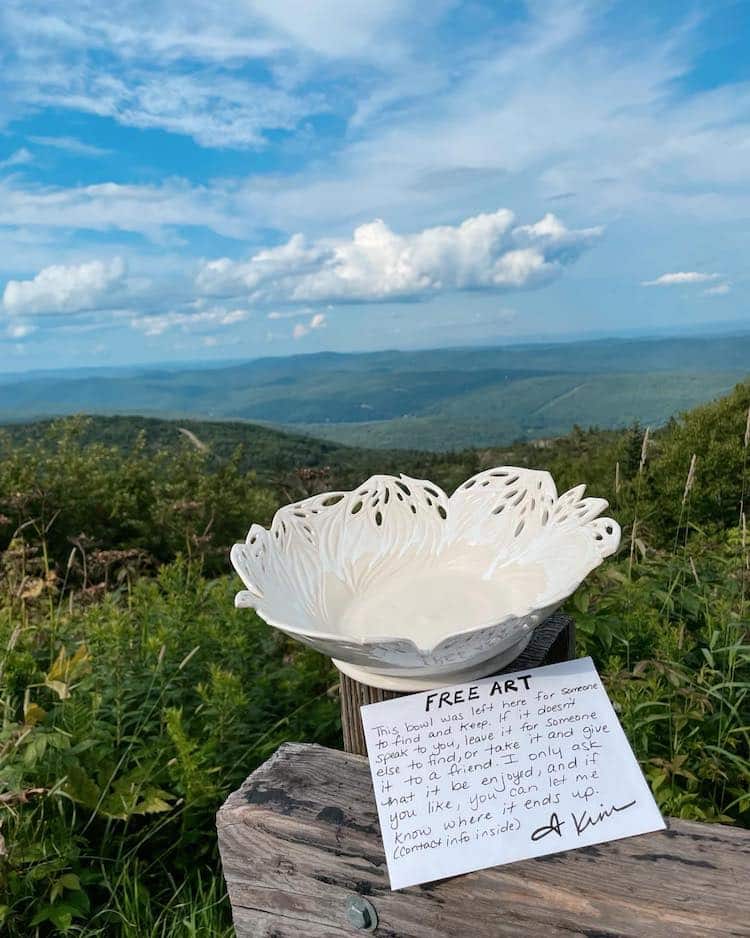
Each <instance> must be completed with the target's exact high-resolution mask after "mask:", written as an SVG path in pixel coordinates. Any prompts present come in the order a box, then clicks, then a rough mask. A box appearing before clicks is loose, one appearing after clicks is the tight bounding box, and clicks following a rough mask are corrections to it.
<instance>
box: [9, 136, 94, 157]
mask: <svg viewBox="0 0 750 938" xmlns="http://www.w3.org/2000/svg"><path fill="white" fill-rule="evenodd" d="M26 139H27V140H28V141H29V143H35V144H37V146H40V147H52V148H53V149H55V150H65V151H66V152H67V153H74V154H75V155H76V156H92V157H99V156H109V154H111V153H112V150H108V149H106V147H96V146H93V145H92V144H90V143H84V142H83V140H76V138H75V137H44V136H31V137H27V138H26Z"/></svg>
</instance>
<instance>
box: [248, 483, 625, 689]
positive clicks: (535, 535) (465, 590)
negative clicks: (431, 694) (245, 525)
mask: <svg viewBox="0 0 750 938" xmlns="http://www.w3.org/2000/svg"><path fill="white" fill-rule="evenodd" d="M584 491H585V486H583V485H579V486H577V487H576V488H574V489H571V490H570V491H569V492H565V494H563V495H560V496H559V497H558V495H557V490H556V488H555V483H554V481H553V480H552V477H551V476H550V474H549V473H548V472H539V471H536V470H532V469H518V468H513V467H511V466H500V467H498V468H496V469H488V470H486V471H485V472H480V473H479V474H478V475H476V476H474V477H473V478H471V479H469V480H468V481H467V482H464V483H463V484H462V485H460V486H459V487H458V489H456V491H455V492H454V493H453V495H451V497H450V498H449V497H448V496H447V495H446V494H445V492H443V491H442V490H441V489H440V488H439V487H438V486H437V485H434V484H433V483H431V482H426V481H422V480H418V479H411V478H409V477H408V476H401V477H400V478H395V477H393V476H373V477H372V478H371V479H368V480H367V481H366V482H363V483H362V485H361V486H359V487H358V488H357V489H355V490H354V491H353V492H331V493H327V494H324V495H315V496H313V497H312V498H307V499H305V500H304V501H300V502H295V503H294V504H291V505H286V506H285V507H284V508H281V509H279V511H277V512H276V515H275V516H274V519H273V522H272V524H271V528H270V530H266V529H265V528H262V527H260V526H259V525H253V526H252V527H251V528H250V532H249V534H248V536H247V540H246V542H245V543H244V544H235V545H234V547H233V548H232V555H231V556H232V564H233V565H234V567H235V569H236V570H237V572H238V573H239V575H240V576H241V577H242V580H243V582H244V584H245V587H246V589H245V590H243V591H242V592H240V593H238V594H237V597H236V600H235V604H236V605H237V606H250V607H252V608H254V609H256V610H257V611H258V614H259V615H260V616H261V617H262V618H263V619H265V621H266V622H268V623H269V625H273V626H275V627H276V628H278V629H281V630H282V631H283V632H286V633H288V634H289V635H293V636H294V637H295V638H297V639H299V640H300V641H301V642H304V643H305V644H307V645H312V647H313V648H317V649H319V650H320V651H322V652H324V653H325V654H327V655H330V656H331V657H332V658H333V659H334V661H335V662H336V664H337V665H338V667H339V668H340V669H341V670H343V671H345V672H346V673H348V674H350V675H351V676H353V677H356V678H357V679H358V680H361V681H364V682H365V683H368V684H370V685H373V686H380V687H390V688H393V689H404V690H418V689H424V688H430V687H438V686H441V685H446V684H451V683H456V682H459V681H464V680H472V679H474V678H476V677H479V676H482V675H485V674H491V673H493V671H496V670H498V669H499V668H501V667H502V666H503V664H505V663H507V662H510V661H512V660H513V659H514V658H515V657H516V656H517V655H518V654H520V653H521V651H522V650H523V649H524V648H525V647H526V645H527V644H528V642H529V640H530V638H531V633H532V631H533V629H534V627H535V626H536V625H538V624H539V623H540V622H542V621H543V620H544V619H546V618H547V616H549V615H550V614H551V613H552V612H554V611H555V609H557V608H558V607H559V606H560V605H561V604H562V603H563V602H564V600H565V599H567V597H568V596H570V595H571V593H573V592H574V591H575V589H576V588H577V587H578V585H579V584H580V583H581V581H582V580H583V579H584V577H585V576H586V575H587V574H588V573H589V572H590V571H591V570H593V569H594V567H597V566H598V565H599V564H600V563H601V562H602V560H603V559H604V558H605V557H607V556H609V555H610V554H612V553H614V551H615V550H617V547H618V545H619V543H620V527H619V525H618V524H617V522H616V521H613V520H612V519H611V518H599V517H598V515H599V514H600V513H601V512H602V511H603V510H604V509H605V508H606V507H607V502H606V501H605V500H604V499H602V498H584V497H583V493H584Z"/></svg>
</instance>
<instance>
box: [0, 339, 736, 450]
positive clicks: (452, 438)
mask: <svg viewBox="0 0 750 938" xmlns="http://www.w3.org/2000/svg"><path fill="white" fill-rule="evenodd" d="M749 361H750V335H747V334H740V335H734V336H726V335H724V336H710V335H709V336H704V337H700V338H639V339H606V340H600V341H576V342H567V343H557V344H537V345H518V346H506V347H503V346H498V347H494V348H493V347H487V348H458V349H455V348H454V349H427V350H414V351H382V352H367V353H357V354H354V353H351V354H338V353H333V352H321V353H318V354H313V355H293V356H288V357H284V358H260V359H256V360H254V361H247V362H241V363H234V364H229V365H223V366H222V365H220V364H217V365H216V366H214V367H198V366H192V367H187V366H182V367H169V368H166V367H165V368H150V369H141V370H138V369H133V368H129V369H124V370H122V371H117V370H113V369H102V370H101V371H97V370H96V369H86V370H84V371H82V372H81V373H76V372H71V373H69V374H67V375H66V374H62V375H61V374H56V373H53V374H49V375H47V374H44V373H41V374H30V375H27V376H24V377H23V378H14V377H13V376H5V377H2V376H0V422H6V423H7V422H10V421H19V420H28V419H30V418H34V417H47V416H54V415H60V414H74V413H79V412H81V413H95V414H103V415H104V414H134V413H135V414H145V415H149V416H152V417H167V418H179V419H182V420H184V419H186V418H192V419H194V420H209V419H210V420H230V421H239V420H243V421H256V422H257V421H262V422H265V423H267V424H273V425H275V426H281V427H283V428H285V429H292V430H298V431H300V432H304V433H308V434H312V435H314V436H318V437H324V438H326V439H330V440H334V441H336V442H339V443H348V444H353V445H356V446H364V447H367V448H373V447H383V448H386V449H388V448H393V447H398V448H399V449H413V448H415V447H416V448H418V449H422V450H433V451H442V450H446V449H460V448H464V447H468V446H492V445H507V444H509V443H511V442H513V441H514V440H518V439H522V440H533V439H538V438H541V437H547V438H548V437H555V436H560V435H563V434H565V433H568V432H569V431H570V429H571V428H572V426H573V424H574V423H580V424H583V425H585V426H598V427H608V428H618V429H622V428H625V427H627V426H629V425H631V424H633V423H634V422H640V423H643V424H644V425H652V426H657V425H661V424H664V423H665V422H666V421H667V420H668V419H669V418H670V417H671V416H672V415H674V414H676V413H678V412H679V411H681V410H684V409H686V408H689V407H693V406H695V405H697V404H700V403H701V402H703V401H708V400H711V399H712V398H715V397H718V396H720V395H721V394H726V393H727V392H728V391H729V390H730V389H731V388H732V387H733V386H734V384H735V383H736V382H737V381H740V380H743V379H744V378H747V376H748V362H749Z"/></svg>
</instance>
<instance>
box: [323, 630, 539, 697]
mask: <svg viewBox="0 0 750 938" xmlns="http://www.w3.org/2000/svg"><path fill="white" fill-rule="evenodd" d="M532 635H533V630H530V631H529V632H528V634H526V635H524V636H523V637H522V638H521V639H520V640H519V641H517V642H515V644H513V645H511V646H510V648H506V649H505V650H504V651H502V652H500V654H499V655H495V657H494V658H485V659H484V660H483V661H480V662H478V663H477V664H473V665H471V666H470V667H468V668H460V669H458V670H456V671H442V672H441V673H440V674H425V675H420V674H414V675H410V676H405V675H400V674H384V673H383V672H382V671H373V670H371V669H370V668H362V667H359V666H358V665H356V664H349V663H348V662H347V661H339V660H338V659H337V658H333V659H332V660H333V663H334V664H335V665H336V667H337V668H338V669H339V671H341V673H342V674H345V675H346V676H347V677H350V678H351V679H352V680H353V681H358V682H359V683H360V684H366V685H367V686H368V687H379V688H381V689H382V690H393V691H401V692H402V693H416V692H418V691H425V690H435V689H436V688H438V687H450V686H451V685H453V684H465V683H466V682H467V681H476V680H478V679H479V678H481V677H489V676H490V675H491V674H496V673H497V672H498V671H499V670H500V669H501V668H502V667H504V666H505V665H506V664H510V663H511V662H512V661H515V659H516V658H517V657H518V656H519V655H520V654H521V652H522V651H523V650H524V649H525V648H526V646H527V645H528V644H529V642H530V641H531V637H532Z"/></svg>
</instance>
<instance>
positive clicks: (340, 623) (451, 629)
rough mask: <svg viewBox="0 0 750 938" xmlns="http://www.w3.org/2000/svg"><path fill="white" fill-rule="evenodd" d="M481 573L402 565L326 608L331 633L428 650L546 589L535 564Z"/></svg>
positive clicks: (466, 566) (473, 567)
mask: <svg viewBox="0 0 750 938" xmlns="http://www.w3.org/2000/svg"><path fill="white" fill-rule="evenodd" d="M483 569H484V570H486V569H487V568H486V567H484V568H483V567H481V566H480V565H477V564H471V563H470V562H464V563H453V564H446V565H444V566H443V565H425V564H406V565H405V566H404V567H403V568H402V569H401V570H400V571H399V573H398V575H395V576H392V575H391V576H388V577H383V578H382V579H380V581H376V582H374V583H372V584H371V585H370V586H369V588H368V589H366V590H364V591H362V592H358V593H354V594H352V595H350V596H349V597H348V598H345V597H343V596H342V597H341V599H342V601H341V602H340V603H338V604H337V607H336V608H331V607H329V613H330V618H329V623H330V625H331V627H332V631H333V630H335V632H337V633H339V634H341V635H346V636H349V637H352V638H355V639H358V640H361V641H366V640H368V639H371V638H377V637H378V636H383V635H399V636H404V637H408V638H410V639H411V640H412V641H413V642H414V643H415V644H416V645H417V647H419V648H431V647H434V646H435V645H437V644H439V643H440V642H441V641H443V640H444V639H446V638H449V637H450V636H451V635H455V634H456V633H457V632H461V631H464V630H467V629H471V628H478V627H480V626H487V625H493V624H495V623H497V622H500V621H502V620H503V619H505V618H507V617H509V616H511V615H514V614H518V613H523V612H524V610H525V609H527V608H528V606H529V605H532V606H533V605H534V598H535V597H536V596H542V595H543V594H544V592H545V590H546V587H547V585H548V577H547V575H546V573H545V568H544V566H543V565H542V564H541V563H529V564H518V563H510V564H506V565H505V566H503V568H502V569H501V570H498V571H497V573H496V574H495V575H494V576H488V575H487V574H486V573H484V574H483V573H482V570H483ZM329 595H330V593H329Z"/></svg>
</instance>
